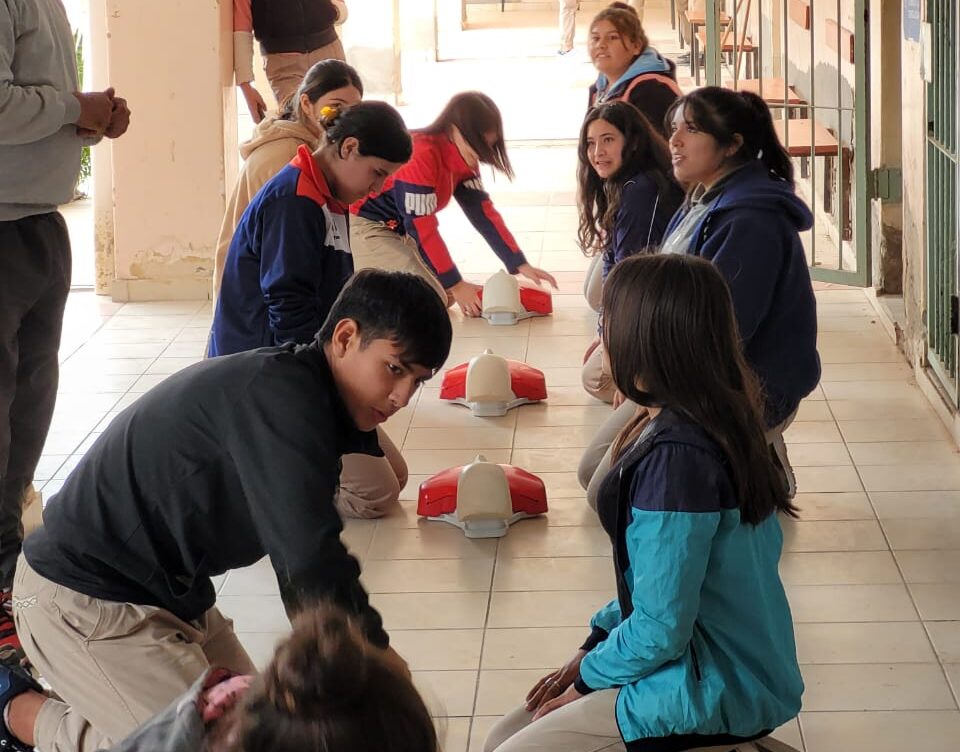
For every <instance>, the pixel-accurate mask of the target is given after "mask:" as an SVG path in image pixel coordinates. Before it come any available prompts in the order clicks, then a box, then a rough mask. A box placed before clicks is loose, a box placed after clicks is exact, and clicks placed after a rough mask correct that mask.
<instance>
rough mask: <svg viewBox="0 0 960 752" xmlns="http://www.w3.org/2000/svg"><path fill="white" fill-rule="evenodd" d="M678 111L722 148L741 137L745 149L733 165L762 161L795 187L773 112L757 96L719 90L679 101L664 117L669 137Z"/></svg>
mask: <svg viewBox="0 0 960 752" xmlns="http://www.w3.org/2000/svg"><path fill="white" fill-rule="evenodd" d="M678 111H679V112H682V113H683V116H684V119H686V121H687V122H689V123H693V124H694V125H696V127H697V128H698V129H699V130H701V131H703V132H704V133H708V134H709V135H711V136H713V138H714V139H715V140H716V142H717V143H718V144H719V145H720V146H721V147H726V146H732V145H733V144H734V143H736V138H735V137H736V135H737V134H740V137H741V138H742V139H743V145H742V146H741V147H740V149H739V150H738V151H737V152H736V154H734V155H733V156H732V157H730V161H731V163H732V164H733V165H742V164H746V163H747V162H749V161H750V160H752V159H759V160H760V161H761V162H763V164H764V165H766V167H767V169H768V170H769V171H770V172H771V173H773V174H774V175H776V176H777V177H779V178H780V179H782V180H785V181H787V182H788V183H790V184H791V185H792V184H793V162H791V161H790V155H789V154H787V150H786V149H784V148H783V144H781V143H780V139H779V138H777V132H776V131H775V130H774V128H773V118H772V117H770V108H769V107H767V103H766V102H764V101H763V100H762V99H761V98H760V97H758V96H757V95H756V94H753V93H751V92H748V91H739V92H738V91H733V90H731V89H724V88H722V87H720V86H704V87H703V88H702V89H696V90H694V91H692V92H690V93H689V94H686V95H684V96H682V97H680V98H679V99H677V100H676V101H675V102H674V103H673V104H672V105H671V106H670V109H669V110H667V114H666V116H665V117H664V127H665V128H666V129H667V133H670V132H671V129H672V128H671V126H672V123H673V119H674V117H675V116H676V113H677V112H678Z"/></svg>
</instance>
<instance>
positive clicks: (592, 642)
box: [580, 627, 610, 653]
mask: <svg viewBox="0 0 960 752" xmlns="http://www.w3.org/2000/svg"><path fill="white" fill-rule="evenodd" d="M609 634H610V633H609V632H607V630H605V629H602V628H601V627H594V628H593V629H592V630H591V632H590V636H589V637H587V639H586V641H585V642H584V643H583V645H581V646H580V649H581V650H586V651H587V652H588V653H589V652H590V651H591V650H593V649H594V648H595V647H596V646H597V645H599V644H600V643H601V642H603V641H604V640H606V639H607V637H608V636H609Z"/></svg>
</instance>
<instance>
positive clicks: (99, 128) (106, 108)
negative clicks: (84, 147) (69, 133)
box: [73, 89, 113, 135]
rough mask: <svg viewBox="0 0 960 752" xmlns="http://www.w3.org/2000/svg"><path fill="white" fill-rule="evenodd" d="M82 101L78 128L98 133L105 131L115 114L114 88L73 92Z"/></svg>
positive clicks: (77, 121) (77, 123)
mask: <svg viewBox="0 0 960 752" xmlns="http://www.w3.org/2000/svg"><path fill="white" fill-rule="evenodd" d="M73 96H75V97H76V98H77V101H78V102H79V103H80V116H79V117H78V118H77V119H76V121H75V122H76V125H77V128H78V129H79V130H80V131H81V132H83V131H91V132H93V133H94V134H96V135H100V134H101V133H103V132H104V131H105V130H106V129H107V126H108V125H109V124H110V117H111V115H112V114H113V89H107V90H106V91H84V92H79V91H75V92H73Z"/></svg>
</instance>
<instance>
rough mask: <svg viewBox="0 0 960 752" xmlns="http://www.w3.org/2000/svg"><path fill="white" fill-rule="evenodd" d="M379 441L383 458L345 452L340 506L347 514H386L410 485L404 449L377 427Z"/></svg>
mask: <svg viewBox="0 0 960 752" xmlns="http://www.w3.org/2000/svg"><path fill="white" fill-rule="evenodd" d="M377 441H379V442H380V448H381V449H382V450H383V454H384V456H383V457H371V456H370V455H369V454H345V455H343V467H342V468H341V470H340V491H339V493H338V495H337V509H339V510H340V514H341V515H343V516H344V517H362V518H366V519H370V518H373V517H382V516H383V515H385V514H386V513H387V512H388V511H389V509H390V507H392V506H393V505H394V504H396V503H397V500H398V499H399V498H400V491H402V490H403V487H404V486H405V485H407V463H406V462H404V461H403V457H402V456H401V454H400V450H399V449H397V447H396V445H395V444H394V443H393V441H391V440H390V437H389V436H388V435H387V432H386V431H384V430H383V429H382V428H378V429H377Z"/></svg>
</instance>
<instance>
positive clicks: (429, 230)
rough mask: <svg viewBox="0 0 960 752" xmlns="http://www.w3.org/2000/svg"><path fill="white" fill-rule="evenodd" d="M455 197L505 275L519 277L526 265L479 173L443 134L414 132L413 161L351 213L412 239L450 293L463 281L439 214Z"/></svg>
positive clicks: (351, 209) (352, 209) (355, 206)
mask: <svg viewBox="0 0 960 752" xmlns="http://www.w3.org/2000/svg"><path fill="white" fill-rule="evenodd" d="M451 196H452V197H453V198H455V199H456V201H457V203H458V204H460V207H461V208H462V209H463V213H464V214H466V215H467V219H469V220H470V223H471V224H472V225H473V226H474V227H476V228H477V231H478V232H479V233H480V234H481V235H482V236H483V237H484V239H485V240H486V241H487V243H489V244H490V247H491V248H492V249H493V250H494V252H495V253H496V254H497V256H499V257H500V260H501V261H503V264H504V266H506V267H507V271H509V272H510V273H511V274H515V273H516V271H517V268H518V267H520V266H522V265H523V264H525V263H527V260H526V258H524V255H523V252H522V251H521V250H520V247H519V246H518V245H517V241H516V240H514V238H513V235H511V234H510V231H509V230H508V229H507V227H506V225H505V224H504V222H503V217H501V216H500V212H498V211H497V210H496V207H494V205H493V202H492V201H491V200H490V194H488V193H487V192H486V191H485V190H484V189H483V183H482V182H481V180H480V173H479V172H477V171H476V170H472V169H470V167H469V166H468V165H467V163H466V162H465V161H464V159H463V157H462V156H460V151H459V150H458V149H457V147H456V145H455V144H454V143H453V142H452V141H451V140H450V139H449V138H448V137H447V136H445V135H442V134H441V135H436V136H435V135H428V134H425V133H415V134H414V136H413V157H412V158H411V159H410V161H409V162H407V164H405V165H404V166H403V167H401V168H400V169H399V170H398V171H397V172H396V173H395V174H394V175H393V176H392V177H390V178H388V179H387V181H386V183H384V185H383V190H382V191H381V192H380V193H379V194H375V195H370V196H368V197H367V198H365V199H363V200H362V201H358V202H357V203H356V204H354V205H353V206H351V207H350V211H351V212H353V213H354V214H357V215H359V216H361V217H364V218H366V219H369V220H371V221H373V222H383V223H384V224H386V225H387V226H388V227H389V228H390V229H392V230H395V231H396V232H398V233H400V234H401V235H409V236H410V237H411V238H413V239H414V240H415V241H416V242H417V248H418V249H419V250H420V255H421V256H422V257H423V260H424V261H426V263H427V265H428V266H429V267H430V268H431V269H432V270H433V272H434V273H435V274H436V275H437V277H438V278H439V280H440V284H442V285H443V286H444V287H445V288H448V289H449V288H450V287H453V286H454V285H455V284H457V282H459V281H460V280H461V279H462V277H461V276H460V271H459V270H458V269H457V265H456V264H454V263H453V259H452V258H451V257H450V251H449V250H448V249H447V244H446V243H444V242H443V238H442V237H440V231H439V227H438V223H437V212H438V211H440V210H441V209H442V208H443V207H445V206H446V205H447V204H449V203H450V197H451Z"/></svg>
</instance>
